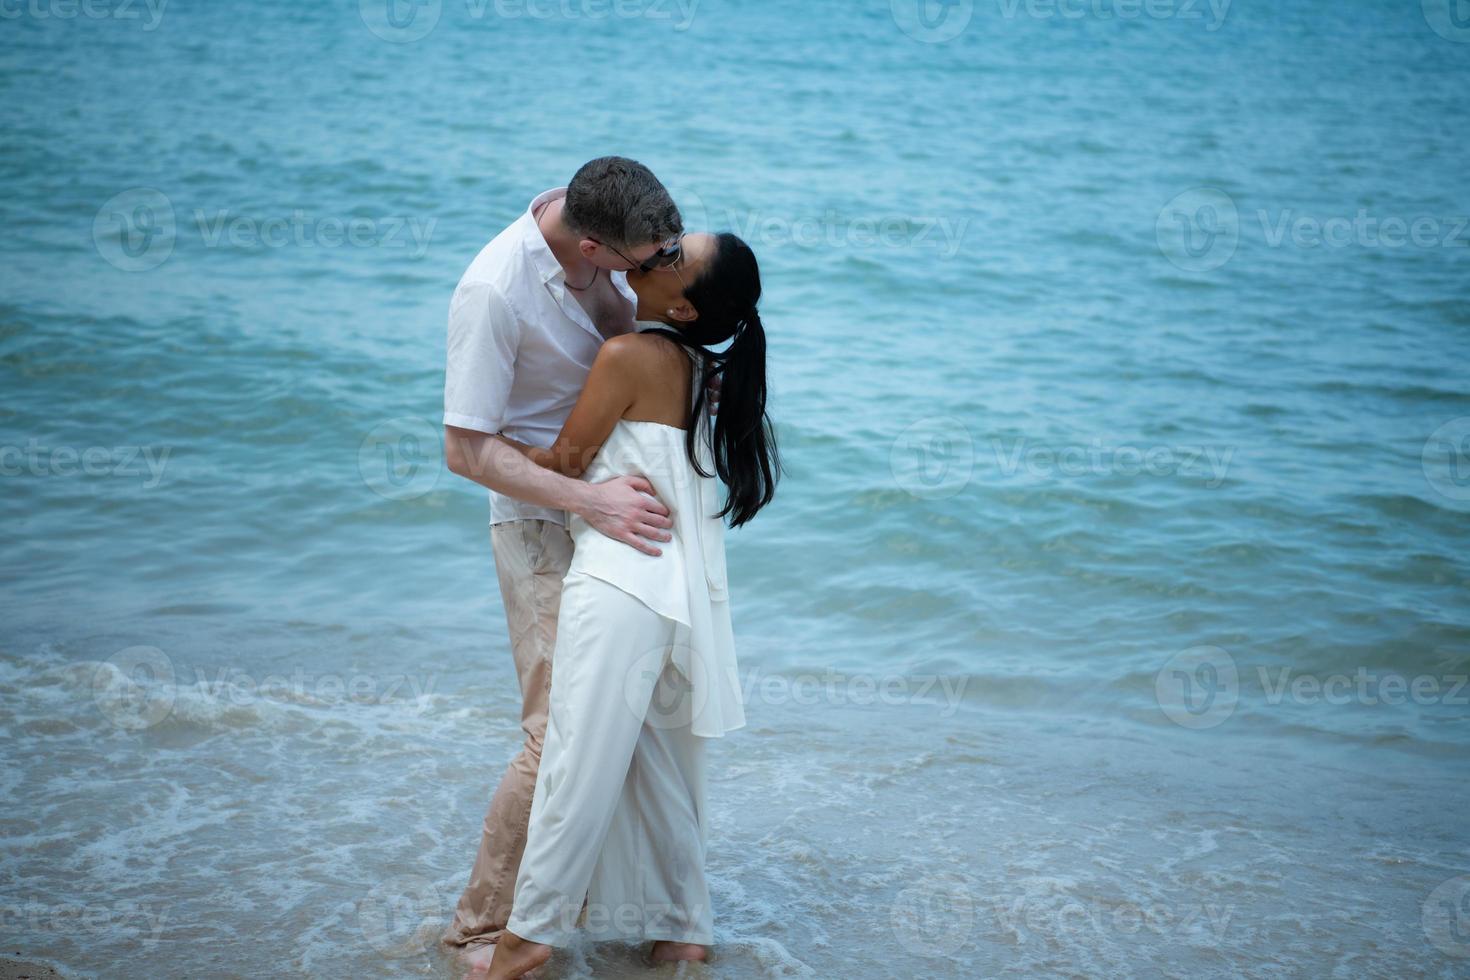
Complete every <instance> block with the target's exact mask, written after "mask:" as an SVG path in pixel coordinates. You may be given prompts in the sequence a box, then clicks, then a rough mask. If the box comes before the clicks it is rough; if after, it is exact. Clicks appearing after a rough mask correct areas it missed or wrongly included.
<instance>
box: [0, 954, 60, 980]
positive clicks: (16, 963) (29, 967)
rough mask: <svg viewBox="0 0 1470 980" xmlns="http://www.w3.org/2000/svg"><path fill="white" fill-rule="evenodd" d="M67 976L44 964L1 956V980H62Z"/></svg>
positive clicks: (7, 955)
mask: <svg viewBox="0 0 1470 980" xmlns="http://www.w3.org/2000/svg"><path fill="white" fill-rule="evenodd" d="M65 976H66V974H64V973H59V972H57V970H55V969H54V968H53V967H49V966H47V965H46V964H44V963H33V962H32V961H30V960H23V959H19V958H18V957H16V956H14V955H12V954H9V953H7V954H6V955H4V956H0V980H60V978H64V977H65Z"/></svg>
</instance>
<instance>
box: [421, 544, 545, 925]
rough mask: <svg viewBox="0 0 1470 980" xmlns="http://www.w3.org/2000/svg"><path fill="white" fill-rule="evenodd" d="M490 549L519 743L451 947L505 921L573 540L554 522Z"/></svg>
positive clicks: (493, 802) (493, 806)
mask: <svg viewBox="0 0 1470 980" xmlns="http://www.w3.org/2000/svg"><path fill="white" fill-rule="evenodd" d="M490 543H491V549H492V550H493V552H494V554H495V574H496V576H497V577H498V578H499V579H500V596H501V599H502V600H503V601H504V604H505V619H506V625H507V626H509V628H510V652H511V656H512V657H513V658H514V660H515V665H516V676H517V677H518V678H519V679H520V685H521V731H523V732H524V733H525V742H524V743H523V744H522V745H521V749H520V751H519V752H518V753H516V756H515V758H514V759H512V760H511V761H510V765H509V766H508V767H507V768H506V770H505V773H504V775H502V776H501V777H500V784H499V785H498V786H497V787H496V788H495V794H494V795H493V796H492V797H491V798H490V806H489V809H487V810H486V812H485V823H484V826H483V828H482V829H481V833H480V850H479V853H478V854H477V855H476V856H475V866H474V868H473V869H472V870H471V871H470V880H469V884H468V885H466V886H465V890H464V894H462V895H461V896H460V898H459V904H458V906H457V907H456V908H455V910H454V921H453V922H452V923H451V924H450V926H449V928H448V930H446V931H445V933H444V935H443V937H442V939H443V941H444V942H446V943H451V944H453V945H457V946H474V945H479V944H481V943H487V942H495V941H496V940H498V939H499V938H500V932H501V930H503V929H504V928H505V923H506V921H507V920H508V919H509V918H510V912H511V906H512V899H514V897H515V885H516V874H517V872H518V871H519V870H520V865H521V854H522V852H523V851H524V850H525V848H526V827H527V824H528V823H529V821H530V817H531V800H532V798H533V796H534V795H535V791H536V772H537V769H538V768H539V767H540V765H541V746H542V742H543V741H544V740H545V737H546V718H547V713H548V711H549V705H550V698H551V660H552V652H553V651H554V650H555V649H556V621H557V616H558V614H559V612H560V610H561V590H562V579H563V578H564V577H565V576H566V573H567V567H568V566H569V565H570V564H571V561H572V537H571V534H570V533H569V532H568V531H567V529H566V528H565V527H564V526H562V525H560V524H557V523H555V522H554V521H544V520H524V521H507V522H505V523H501V524H493V525H491V527H490Z"/></svg>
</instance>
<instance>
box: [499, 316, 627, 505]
mask: <svg viewBox="0 0 1470 980" xmlns="http://www.w3.org/2000/svg"><path fill="white" fill-rule="evenodd" d="M645 343H646V341H640V340H639V339H638V336H637V335H636V334H624V335H622V336H619V337H614V338H612V339H611V340H609V341H607V342H606V343H604V344H603V345H602V347H601V348H600V349H599V350H598V352H597V360H595V361H593V363H592V371H591V373H590V374H588V375H587V384H586V386H585V387H584V388H583V389H582V394H581V395H580V396H578V398H577V404H576V405H575V406H574V407H573V408H572V414H571V415H569V416H568V417H567V422H566V425H563V426H562V427H561V432H560V433H559V434H558V435H557V437H556V441H555V442H554V443H552V444H551V448H550V449H538V448H536V447H535V446H528V445H526V444H525V443H523V442H517V441H516V440H514V439H509V438H506V436H504V435H502V436H501V437H500V438H502V439H505V441H506V442H508V443H510V444H511V445H512V446H514V447H515V448H516V449H519V450H520V451H521V452H522V453H524V454H525V455H526V457H527V458H528V459H530V460H531V462H533V463H535V464H536V465H537V466H544V467H545V468H547V469H549V470H554V471H555V472H557V473H561V474H562V475H564V476H571V477H578V476H581V475H582V474H583V473H585V472H586V471H587V467H589V466H591V465H592V460H593V458H594V457H596V455H597V451H598V450H599V449H601V448H602V444H603V443H604V442H606V441H607V437H608V435H609V434H610V433H611V432H612V430H613V426H615V425H617V424H618V419H620V418H622V417H623V413H624V412H626V411H627V410H628V406H630V405H632V404H633V398H634V395H635V394H636V393H637V377H638V375H637V369H638V366H639V365H640V364H641V363H642V359H643V358H645V357H647V354H648V351H647V350H646V349H644V344H645Z"/></svg>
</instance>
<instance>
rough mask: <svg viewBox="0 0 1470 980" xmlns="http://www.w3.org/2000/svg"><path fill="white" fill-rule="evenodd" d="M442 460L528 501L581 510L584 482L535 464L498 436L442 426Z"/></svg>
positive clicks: (458, 471) (485, 484)
mask: <svg viewBox="0 0 1470 980" xmlns="http://www.w3.org/2000/svg"><path fill="white" fill-rule="evenodd" d="M444 461H445V463H446V464H448V466H449V469H450V471H451V472H453V473H456V474H458V475H459V476H462V477H464V478H465V479H467V480H473V481H475V482H476V483H478V484H480V485H481V486H483V487H488V488H490V489H491V490H494V491H495V492H496V493H502V494H505V495H506V496H507V497H514V498H515V499H517V500H523V501H525V502H526V503H528V504H536V505H538V506H541V507H551V508H554V509H556V510H567V511H572V512H574V513H580V512H581V511H582V510H583V507H584V504H585V502H586V499H587V489H588V488H587V484H585V483H583V482H582V481H581V480H574V479H571V478H570V477H565V476H562V475H561V474H560V473H556V472H553V471H552V470H550V469H547V468H546V467H544V466H538V465H536V463H534V462H532V461H531V460H530V459H528V458H527V457H526V456H524V455H523V454H522V453H521V452H520V450H518V449H516V448H515V447H514V446H512V445H511V444H510V443H509V442H507V441H506V440H505V439H503V438H501V437H500V436H493V435H487V434H486V433H483V432H474V431H472V430H470V429H458V428H455V427H454V426H445V427H444Z"/></svg>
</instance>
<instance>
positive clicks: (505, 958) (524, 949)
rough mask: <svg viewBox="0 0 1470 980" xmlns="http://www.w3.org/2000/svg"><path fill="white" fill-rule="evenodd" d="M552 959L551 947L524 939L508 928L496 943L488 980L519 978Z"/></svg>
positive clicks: (512, 979)
mask: <svg viewBox="0 0 1470 980" xmlns="http://www.w3.org/2000/svg"><path fill="white" fill-rule="evenodd" d="M549 959H551V947H550V946H544V945H542V944H541V943H533V942H531V941H530V940H529V939H522V938H521V937H520V936H517V935H516V934H515V933H513V932H511V931H510V930H509V929H507V930H506V931H505V932H502V933H501V934H500V942H498V943H496V944H495V956H494V957H493V958H492V959H491V961H490V974H489V976H488V977H486V980H519V978H520V977H522V976H524V975H525V974H527V973H529V972H531V971H532V970H534V969H536V967H538V966H540V965H541V964H542V963H545V962H546V961H547V960H549Z"/></svg>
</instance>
